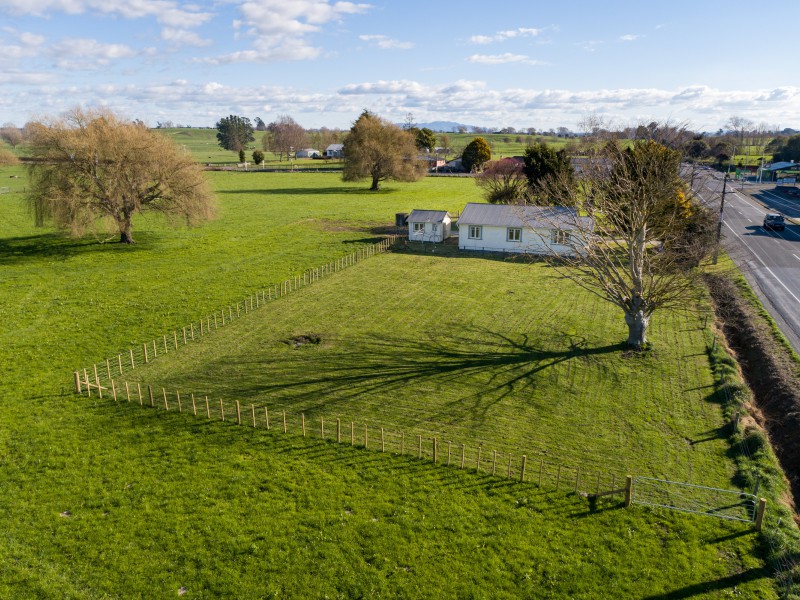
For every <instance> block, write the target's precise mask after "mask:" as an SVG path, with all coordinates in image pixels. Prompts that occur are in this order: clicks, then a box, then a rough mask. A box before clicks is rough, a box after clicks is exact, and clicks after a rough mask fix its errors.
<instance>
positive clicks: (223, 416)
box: [219, 398, 225, 421]
mask: <svg viewBox="0 0 800 600" xmlns="http://www.w3.org/2000/svg"><path fill="white" fill-rule="evenodd" d="M219 416H220V418H221V419H222V420H223V421H224V420H225V406H224V405H223V404H222V398H220V399H219Z"/></svg>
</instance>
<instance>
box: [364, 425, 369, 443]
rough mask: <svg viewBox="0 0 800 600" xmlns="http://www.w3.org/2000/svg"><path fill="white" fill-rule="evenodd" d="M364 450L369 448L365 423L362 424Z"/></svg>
mask: <svg viewBox="0 0 800 600" xmlns="http://www.w3.org/2000/svg"><path fill="white" fill-rule="evenodd" d="M364 448H369V435H368V433H367V424H366V423H364Z"/></svg>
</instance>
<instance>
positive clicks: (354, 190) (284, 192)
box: [217, 186, 396, 196]
mask: <svg viewBox="0 0 800 600" xmlns="http://www.w3.org/2000/svg"><path fill="white" fill-rule="evenodd" d="M394 191H396V190H394V189H392V188H386V189H380V190H378V191H373V190H370V189H369V187H368V186H358V187H355V186H348V187H333V186H332V187H293V188H263V189H239V190H220V191H218V192H217V193H218V194H266V195H268V196H325V195H334V196H349V195H357V196H378V195H383V194H389V193H392V192H394Z"/></svg>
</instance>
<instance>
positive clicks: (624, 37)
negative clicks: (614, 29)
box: [619, 33, 644, 42]
mask: <svg viewBox="0 0 800 600" xmlns="http://www.w3.org/2000/svg"><path fill="white" fill-rule="evenodd" d="M643 37H644V36H643V35H638V34H633V33H627V34H625V35H621V36H619V39H620V41H621V42H634V41H636V40H638V39H641V38H643Z"/></svg>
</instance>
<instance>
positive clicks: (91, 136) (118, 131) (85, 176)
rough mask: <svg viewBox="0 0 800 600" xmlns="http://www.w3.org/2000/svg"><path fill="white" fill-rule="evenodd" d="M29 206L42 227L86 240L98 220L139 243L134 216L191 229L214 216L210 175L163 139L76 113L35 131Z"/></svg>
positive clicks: (99, 114) (97, 114)
mask: <svg viewBox="0 0 800 600" xmlns="http://www.w3.org/2000/svg"><path fill="white" fill-rule="evenodd" d="M30 131H31V142H30V143H31V150H30V155H31V158H32V163H31V166H30V168H29V172H30V185H31V187H30V192H29V194H28V203H29V205H30V207H31V209H32V211H33V213H34V217H35V220H36V223H37V225H42V224H43V223H44V221H45V220H48V219H52V220H54V221H55V223H56V224H57V225H59V226H61V227H64V228H66V229H69V230H70V231H71V233H72V234H73V235H80V234H81V233H82V232H83V231H84V230H85V229H86V228H87V227H89V226H90V225H91V224H92V223H94V222H95V221H96V220H97V219H100V218H109V219H111V220H112V221H113V222H114V224H115V225H116V227H117V229H118V231H119V235H120V242H122V243H125V244H132V243H133V236H132V234H131V228H132V219H133V215H134V214H136V213H141V212H144V211H147V210H149V211H157V212H160V213H162V214H164V215H166V216H167V217H170V218H175V219H177V218H180V219H183V220H185V221H186V222H187V223H188V224H193V223H196V222H198V221H201V220H204V219H208V218H210V217H211V216H212V214H213V196H212V195H211V192H210V191H209V188H208V183H207V181H206V178H205V175H204V174H203V172H202V170H201V169H200V167H199V165H198V164H197V163H196V162H194V161H193V160H192V159H191V157H189V156H186V155H185V154H184V153H183V152H182V151H181V149H180V148H179V147H178V146H177V145H176V144H175V143H174V142H172V141H171V140H169V139H168V138H166V137H165V136H163V135H158V134H156V133H153V132H151V131H150V130H149V129H147V128H146V127H144V126H142V125H136V124H134V123H131V122H128V121H124V120H122V119H120V118H119V117H117V116H115V115H114V114H112V113H110V112H106V111H87V112H84V111H82V110H80V109H75V110H73V111H72V112H70V113H69V114H68V115H66V116H65V117H64V118H62V119H49V120H45V121H42V122H36V123H32V124H31V126H30Z"/></svg>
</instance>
